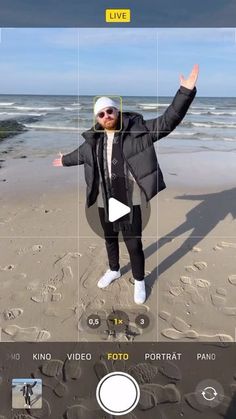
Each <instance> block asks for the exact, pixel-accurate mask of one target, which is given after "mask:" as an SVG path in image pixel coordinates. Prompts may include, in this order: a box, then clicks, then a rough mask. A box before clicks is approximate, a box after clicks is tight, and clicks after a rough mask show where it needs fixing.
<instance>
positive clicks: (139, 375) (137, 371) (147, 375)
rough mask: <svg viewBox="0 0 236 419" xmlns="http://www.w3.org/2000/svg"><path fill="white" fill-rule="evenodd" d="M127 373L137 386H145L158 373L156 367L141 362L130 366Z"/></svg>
mask: <svg viewBox="0 0 236 419" xmlns="http://www.w3.org/2000/svg"><path fill="white" fill-rule="evenodd" d="M127 373H128V374H130V375H132V377H133V378H134V379H135V380H136V381H137V383H138V384H140V385H141V384H147V383H150V382H151V381H152V380H153V379H154V378H155V377H156V375H157V373H158V367H155V366H154V365H151V364H148V363H144V362H143V363H140V364H137V365H132V366H131V367H130V368H129V369H128V370H127Z"/></svg>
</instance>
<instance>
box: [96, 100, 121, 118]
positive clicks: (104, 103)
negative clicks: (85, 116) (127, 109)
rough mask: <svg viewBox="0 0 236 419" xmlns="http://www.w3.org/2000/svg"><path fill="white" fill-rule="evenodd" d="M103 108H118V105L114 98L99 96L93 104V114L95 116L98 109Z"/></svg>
mask: <svg viewBox="0 0 236 419" xmlns="http://www.w3.org/2000/svg"><path fill="white" fill-rule="evenodd" d="M105 108H116V109H119V106H118V105H117V104H116V103H115V102H114V100H112V99H110V98H109V97H105V96H102V97H100V98H99V99H98V100H97V101H96V102H95V105H94V115H95V116H96V115H97V114H98V113H99V112H100V111H102V110H103V109H105Z"/></svg>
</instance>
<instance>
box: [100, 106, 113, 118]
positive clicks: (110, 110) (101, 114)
mask: <svg viewBox="0 0 236 419" xmlns="http://www.w3.org/2000/svg"><path fill="white" fill-rule="evenodd" d="M113 113H114V109H113V108H108V109H106V110H105V111H102V112H99V113H98V114H97V116H98V118H101V119H102V118H104V116H105V115H106V114H107V115H112V114H113Z"/></svg>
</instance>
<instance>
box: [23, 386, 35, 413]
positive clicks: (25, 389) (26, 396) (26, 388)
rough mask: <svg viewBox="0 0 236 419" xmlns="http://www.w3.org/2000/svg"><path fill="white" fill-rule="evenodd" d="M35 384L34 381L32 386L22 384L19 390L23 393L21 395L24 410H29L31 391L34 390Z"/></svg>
mask: <svg viewBox="0 0 236 419" xmlns="http://www.w3.org/2000/svg"><path fill="white" fill-rule="evenodd" d="M36 384H37V381H35V382H34V383H33V384H29V383H24V385H23V387H22V388H21V390H20V391H22V392H23V393H22V394H23V397H24V399H25V408H28V409H30V408H31V396H32V395H33V394H34V393H33V390H32V389H33V388H34V386H36Z"/></svg>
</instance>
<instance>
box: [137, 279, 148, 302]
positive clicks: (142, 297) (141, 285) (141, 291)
mask: <svg viewBox="0 0 236 419" xmlns="http://www.w3.org/2000/svg"><path fill="white" fill-rule="evenodd" d="M145 301H146V288H145V280H144V279H143V280H142V281H137V280H136V279H135V280H134V302H135V303H136V304H143V303H144V302H145Z"/></svg>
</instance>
